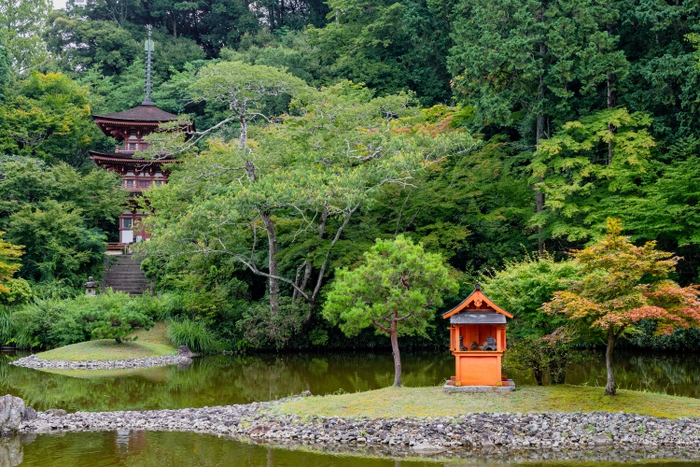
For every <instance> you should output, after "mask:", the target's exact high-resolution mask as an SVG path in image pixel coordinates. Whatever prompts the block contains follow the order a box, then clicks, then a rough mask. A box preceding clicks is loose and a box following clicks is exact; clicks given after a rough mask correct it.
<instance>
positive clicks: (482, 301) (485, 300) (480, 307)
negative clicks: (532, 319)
mask: <svg viewBox="0 0 700 467" xmlns="http://www.w3.org/2000/svg"><path fill="white" fill-rule="evenodd" d="M462 311H478V312H482V313H483V312H485V311H495V312H496V313H498V314H501V315H503V316H505V317H506V318H512V317H513V315H511V314H510V313H508V312H507V311H506V310H504V309H503V308H501V307H499V306H498V305H496V304H495V303H493V300H491V299H490V298H489V297H487V296H486V294H485V293H484V292H482V291H481V287H479V284H476V287H475V288H474V291H473V292H472V293H471V294H469V296H468V297H467V298H465V299H464V300H463V301H462V303H460V304H459V305H457V306H456V307H454V308H452V309H451V310H450V311H448V312H447V313H445V314H443V315H442V317H443V318H444V319H447V318H449V317H451V316H453V315H456V314H457V313H461V312H462Z"/></svg>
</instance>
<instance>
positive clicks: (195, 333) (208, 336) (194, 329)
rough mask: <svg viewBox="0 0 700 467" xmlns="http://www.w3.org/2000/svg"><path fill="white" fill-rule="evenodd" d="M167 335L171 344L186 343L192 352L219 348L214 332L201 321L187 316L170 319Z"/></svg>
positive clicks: (206, 351) (211, 350)
mask: <svg viewBox="0 0 700 467" xmlns="http://www.w3.org/2000/svg"><path fill="white" fill-rule="evenodd" d="M167 335H168V339H170V340H171V341H172V342H173V344H175V345H178V346H180V345H186V346H187V347H189V348H190V350H192V351H194V352H203V353H209V352H216V351H217V350H219V349H220V348H221V344H220V343H219V342H218V341H217V339H216V338H215V337H214V334H213V333H212V332H211V331H210V330H209V328H207V326H206V324H205V323H204V322H202V321H196V320H191V319H188V318H184V319H182V320H179V321H175V320H173V321H170V326H169V327H168V334H167Z"/></svg>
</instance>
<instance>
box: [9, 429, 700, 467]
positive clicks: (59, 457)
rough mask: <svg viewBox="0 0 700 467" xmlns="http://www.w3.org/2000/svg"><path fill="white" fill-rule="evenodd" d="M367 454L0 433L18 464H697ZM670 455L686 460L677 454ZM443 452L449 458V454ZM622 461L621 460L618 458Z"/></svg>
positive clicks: (114, 435) (654, 454) (183, 436)
mask: <svg viewBox="0 0 700 467" xmlns="http://www.w3.org/2000/svg"><path fill="white" fill-rule="evenodd" d="M368 454H370V455H371V452H364V453H362V452H358V453H350V454H348V453H344V452H330V453H329V452H311V451H309V450H308V449H305V448H298V447H297V448H295V449H282V448H276V447H272V446H267V445H256V444H247V443H243V442H238V441H234V440H230V439H225V438H217V437H215V436H210V435H198V434H195V433H171V432H145V431H117V432H102V433H70V434H65V435H39V436H33V437H29V438H26V437H25V438H20V437H15V438H4V439H0V466H2V467H16V466H18V465H21V466H23V467H29V466H42V467H54V466H56V467H58V466H71V467H111V466H126V467H171V466H173V467H174V466H177V467H182V466H197V467H223V466H227V467H258V466H259V467H292V466H303V467H350V466H357V465H361V466H367V467H399V466H400V467H436V466H444V467H450V466H452V467H457V466H464V467H466V466H496V465H501V466H515V465H528V466H538V467H545V466H547V467H557V466H559V467H564V466H574V465H575V466H581V465H582V464H584V465H587V466H591V467H611V466H615V465H618V466H624V465H631V463H634V465H635V466H648V467H652V465H653V466H657V467H682V466H685V467H690V466H692V467H700V462H697V461H689V462H678V461H668V460H663V459H668V457H665V456H667V455H673V453H672V452H671V451H669V452H665V451H663V449H656V450H654V451H634V450H625V449H604V450H596V449H595V448H593V449H591V450H590V451H588V452H571V453H569V452H562V451H557V452H554V451H550V452H547V451H535V450H532V451H520V452H514V453H507V452H498V451H487V452H462V453H458V454H457V455H456V456H455V455H451V454H447V457H445V455H444V454H443V455H441V456H442V457H440V458H435V459H432V458H419V457H417V455H416V454H409V456H410V457H402V456H399V457H393V458H392V457H376V456H374V457H372V456H368ZM677 455H678V457H677V459H679V460H682V459H692V456H689V455H687V454H684V453H682V452H679V453H677ZM450 456H455V457H454V458H450ZM621 461H624V462H621Z"/></svg>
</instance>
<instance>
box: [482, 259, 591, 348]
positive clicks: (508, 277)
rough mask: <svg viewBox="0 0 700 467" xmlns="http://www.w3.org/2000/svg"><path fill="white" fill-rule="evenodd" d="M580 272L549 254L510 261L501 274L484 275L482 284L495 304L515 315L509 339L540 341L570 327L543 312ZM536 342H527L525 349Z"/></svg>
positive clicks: (571, 264)
mask: <svg viewBox="0 0 700 467" xmlns="http://www.w3.org/2000/svg"><path fill="white" fill-rule="evenodd" d="M578 272H579V266H578V265H577V264H576V263H574V262H573V261H561V262H557V261H555V260H554V258H553V257H552V256H551V255H548V254H544V255H542V256H539V257H537V256H531V255H528V256H526V257H525V258H524V259H522V260H520V261H514V260H510V261H506V263H505V268H504V269H502V270H500V271H495V272H491V273H488V272H487V273H483V274H482V275H481V277H479V282H480V283H481V286H482V288H483V290H484V292H485V293H486V294H487V295H488V296H489V297H490V298H491V299H492V300H493V301H494V302H495V303H497V304H498V305H499V306H500V307H502V308H503V309H504V310H507V311H508V312H509V313H511V314H512V315H513V320H512V321H511V322H510V325H509V327H508V335H509V337H511V338H515V339H521V338H526V337H532V338H540V337H543V336H544V335H546V334H550V333H552V332H554V331H555V330H556V329H558V328H559V327H560V326H562V325H564V324H565V323H566V319H564V318H563V317H558V316H548V315H547V314H545V313H544V312H543V311H542V310H541V308H542V305H543V304H544V303H546V302H548V301H550V300H551V299H552V296H553V295H554V292H556V291H558V290H564V289H565V288H566V281H567V280H570V279H573V278H575V277H576V275H577V274H578ZM534 342H535V341H532V342H530V341H525V342H524V344H523V345H525V346H527V345H529V344H530V343H534ZM525 353H527V352H525Z"/></svg>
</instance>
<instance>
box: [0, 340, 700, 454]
mask: <svg viewBox="0 0 700 467" xmlns="http://www.w3.org/2000/svg"><path fill="white" fill-rule="evenodd" d="M14 358H17V356H16V355H11V354H0V395H1V394H7V393H9V394H12V395H15V396H18V397H22V398H23V399H25V401H27V403H28V404H30V405H32V406H33V407H35V408H36V409H37V410H46V409H48V408H62V409H66V410H68V411H78V410H81V411H105V410H129V409H134V410H146V409H163V408H184V407H203V406H214V405H226V404H240V403H249V402H253V401H266V400H273V399H278V398H281V397H286V396H289V395H292V394H299V393H300V392H301V391H304V390H309V391H311V392H312V393H313V394H332V393H342V392H356V391H367V390H371V389H376V388H381V387H385V386H388V385H390V384H391V383H392V381H393V371H394V368H393V360H392V357H391V353H390V352H385V353H377V354H375V353H364V352H357V353H338V354H293V355H292V354H280V355H256V356H211V357H203V358H197V359H195V360H194V362H193V363H192V365H190V366H189V367H187V368H182V367H181V368H178V367H177V366H170V367H160V368H149V369H141V370H123V371H117V372H101V371H100V372H88V371H82V372H53V373H49V372H43V371H35V370H29V369H25V368H19V367H15V366H12V365H9V364H8V363H9V361H10V360H11V359H14ZM453 365H454V360H453V357H452V356H451V355H450V354H449V353H448V352H443V353H440V352H431V353H406V354H404V355H403V366H404V383H405V385H406V386H433V385H438V384H441V383H442V382H443V381H444V380H445V379H446V378H448V377H449V376H450V375H451V374H453ZM615 367H616V372H617V378H618V384H619V387H621V388H628V389H640V390H646V391H653V392H664V393H668V394H675V395H683V396H689V397H696V398H700V359H698V358H697V357H696V356H694V355H668V354H649V353H632V352H622V351H621V352H618V353H617V354H616V361H615ZM510 376H511V377H513V379H515V381H516V383H517V384H518V385H526V384H533V380H532V379H531V377H530V376H529V375H527V374H512V373H511V374H510ZM566 382H567V383H570V384H587V385H591V386H600V385H604V383H605V366H604V363H603V360H602V356H598V357H597V358H596V359H595V361H594V362H593V363H592V364H590V365H585V366H580V367H576V368H573V369H571V371H569V372H568V373H567V378H566ZM22 460H23V462H21V465H22V466H59V465H60V466H64V465H70V466H71V467H80V466H89V467H99V466H113V465H120V466H121V465H124V466H150V465H153V466H156V465H157V466H158V467H166V466H171V465H172V466H175V465H177V466H183V465H192V466H233V467H237V466H266V467H267V466H269V467H282V466H287V467H292V466H304V467H312V466H323V467H326V466H328V467H331V466H338V467H340V466H346V465H347V466H350V465H363V466H364V465H367V466H377V467H379V466H394V467H395V466H428V465H431V466H435V465H450V466H453V465H455V466H456V465H465V466H466V465H479V464H480V463H483V465H514V464H515V463H517V462H515V461H514V460H513V459H510V460H508V459H506V460H503V459H499V460H495V459H493V460H490V459H488V458H485V459H480V460H479V462H477V461H476V460H474V459H470V460H462V461H459V460H450V461H449V462H447V463H445V462H444V461H440V462H438V463H436V462H435V461H433V460H430V459H424V460H416V459H401V460H395V459H377V458H371V459H370V458H358V457H353V456H346V455H336V454H322V453H310V452H306V451H304V450H288V449H278V448H271V447H267V446H258V445H251V444H246V443H241V442H237V441H233V440H228V439H221V438H217V437H214V436H204V435H198V434H194V433H167V432H160V433H156V432H140V431H131V432H129V431H126V432H106V433H75V434H66V435H63V436H53V435H41V436H38V437H31V438H22V439H21V440H20V439H19V438H15V439H13V440H7V439H6V440H4V441H2V442H0V466H1V467H5V466H12V467H14V466H15V465H20V464H19V463H18V462H19V461H22ZM646 462H647V461H646V460H643V461H642V460H638V461H637V462H635V465H639V464H645V463H646ZM574 464H577V465H580V462H573V461H565V460H564V461H559V462H557V463H556V464H551V463H550V464H541V465H551V466H552V467H561V466H566V465H572V466H573V465H574ZM529 465H533V464H529ZM587 465H589V466H596V465H600V466H601V467H602V466H603V464H597V463H587ZM610 465H611V464H609V463H606V464H605V467H608V466H610ZM675 465H686V466H687V465H693V466H694V467H695V466H697V467H700V463H683V464H672V463H665V462H659V461H656V462H655V463H654V466H661V467H666V466H669V467H670V466H675Z"/></svg>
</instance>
